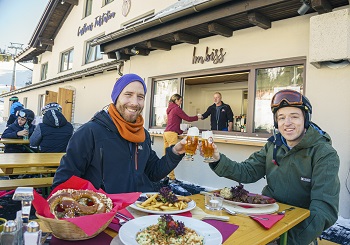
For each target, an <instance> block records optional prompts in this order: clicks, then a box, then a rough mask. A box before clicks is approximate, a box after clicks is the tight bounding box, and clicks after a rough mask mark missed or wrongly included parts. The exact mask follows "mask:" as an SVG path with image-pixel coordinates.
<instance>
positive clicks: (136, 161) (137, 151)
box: [135, 143, 139, 170]
mask: <svg viewBox="0 0 350 245" xmlns="http://www.w3.org/2000/svg"><path fill="white" fill-rule="evenodd" d="M135 145H136V149H135V169H136V170H137V169H138V157H137V155H138V154H139V149H138V143H136V144H135Z"/></svg>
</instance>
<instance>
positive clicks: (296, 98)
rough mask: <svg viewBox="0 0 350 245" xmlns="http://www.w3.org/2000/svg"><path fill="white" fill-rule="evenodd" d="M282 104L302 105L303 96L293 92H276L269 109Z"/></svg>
mask: <svg viewBox="0 0 350 245" xmlns="http://www.w3.org/2000/svg"><path fill="white" fill-rule="evenodd" d="M282 103H287V104H288V105H303V96H302V94H301V93H299V92H297V91H294V90H284V91H280V92H277V93H276V94H275V95H274V96H273V97H272V100H271V109H274V108H278V107H280V106H281V105H282Z"/></svg>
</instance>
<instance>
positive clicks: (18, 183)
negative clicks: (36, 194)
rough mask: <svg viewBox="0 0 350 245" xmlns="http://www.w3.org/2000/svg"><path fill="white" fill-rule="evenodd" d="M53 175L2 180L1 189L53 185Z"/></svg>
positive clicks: (0, 181)
mask: <svg viewBox="0 0 350 245" xmlns="http://www.w3.org/2000/svg"><path fill="white" fill-rule="evenodd" d="M52 182H53V177H45V178H28V179H9V180H0V190H2V191H6V190H14V189H16V188H17V187H33V188H41V187H51V185H52Z"/></svg>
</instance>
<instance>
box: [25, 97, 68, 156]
mask: <svg viewBox="0 0 350 245" xmlns="http://www.w3.org/2000/svg"><path fill="white" fill-rule="evenodd" d="M61 111H62V107H61V106H60V105H59V104H58V103H55V102H54V103H48V104H47V105H45V106H44V107H43V108H42V110H41V112H42V114H43V122H42V123H39V124H38V125H37V126H36V127H35V130H34V132H33V134H32V136H31V137H30V139H29V140H30V146H31V147H33V148H37V149H38V151H39V152H44V153H47V152H66V148H67V145H68V141H69V139H70V138H71V137H72V134H73V126H72V124H71V123H70V122H68V121H67V119H66V118H65V117H64V115H63V114H62V113H61Z"/></svg>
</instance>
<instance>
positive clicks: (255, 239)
mask: <svg viewBox="0 0 350 245" xmlns="http://www.w3.org/2000/svg"><path fill="white" fill-rule="evenodd" d="M191 198H192V199H193V200H194V201H195V202H196V204H197V206H198V207H200V208H201V209H202V210H204V211H205V212H207V213H209V211H207V210H206V209H205V208H204V196H203V195H200V194H197V195H192V196H191ZM278 205H279V211H282V210H284V209H286V208H288V207H291V206H290V205H286V204H282V203H278ZM211 214H212V213H211ZM215 215H224V216H229V217H230V220H229V223H231V224H235V225H238V226H239V228H238V229H237V230H236V231H235V232H234V233H233V234H232V235H231V236H230V237H229V238H228V239H227V240H226V241H225V242H224V243H223V244H224V245H246V244H249V245H263V244H267V243H269V242H271V241H273V240H274V239H276V238H278V237H280V236H282V237H281V244H287V241H286V240H284V239H283V234H284V237H286V235H287V231H288V230H290V229H291V228H293V227H294V226H296V225H297V224H298V223H300V222H302V221H303V220H304V219H306V218H307V217H309V215H310V211H309V210H307V209H302V208H298V207H296V208H295V209H294V210H291V211H288V212H286V215H285V217H284V218H283V219H281V220H280V221H278V222H277V223H276V224H275V225H274V226H273V227H272V228H270V229H269V230H266V229H265V228H263V227H262V226H261V225H260V224H258V223H257V222H256V221H254V220H253V219H251V218H250V217H248V216H244V215H240V214H238V215H236V216H232V215H228V214H227V213H225V212H223V211H218V212H216V213H215ZM41 223H42V222H41ZM42 228H44V226H43V227H42ZM46 229H47V228H46V227H45V228H44V231H48V230H46ZM104 232H105V233H106V234H108V235H110V236H111V237H115V236H117V235H118V233H117V232H115V231H113V230H111V229H109V228H107V229H106V230H105V231H104Z"/></svg>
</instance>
